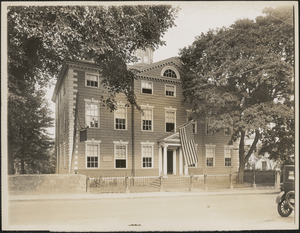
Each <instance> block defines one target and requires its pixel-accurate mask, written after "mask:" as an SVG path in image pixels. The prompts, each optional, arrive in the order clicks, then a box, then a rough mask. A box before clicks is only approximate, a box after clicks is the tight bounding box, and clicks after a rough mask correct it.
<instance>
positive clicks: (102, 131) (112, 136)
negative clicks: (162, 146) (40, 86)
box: [54, 58, 238, 177]
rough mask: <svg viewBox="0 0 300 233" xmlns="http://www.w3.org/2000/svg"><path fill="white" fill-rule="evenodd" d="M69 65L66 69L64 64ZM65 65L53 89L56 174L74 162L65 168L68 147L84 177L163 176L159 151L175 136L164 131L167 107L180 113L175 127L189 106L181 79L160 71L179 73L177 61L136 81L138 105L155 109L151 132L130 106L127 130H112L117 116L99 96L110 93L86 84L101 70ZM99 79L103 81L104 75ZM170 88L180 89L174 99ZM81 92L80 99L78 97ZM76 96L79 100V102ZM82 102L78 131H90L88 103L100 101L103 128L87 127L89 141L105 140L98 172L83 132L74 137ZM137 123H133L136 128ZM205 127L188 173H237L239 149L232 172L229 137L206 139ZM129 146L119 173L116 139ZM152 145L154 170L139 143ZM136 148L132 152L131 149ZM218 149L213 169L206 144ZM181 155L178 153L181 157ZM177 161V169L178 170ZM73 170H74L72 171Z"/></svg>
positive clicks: (143, 70) (146, 70)
mask: <svg viewBox="0 0 300 233" xmlns="http://www.w3.org/2000/svg"><path fill="white" fill-rule="evenodd" d="M66 64H67V65H66ZM66 64H65V65H64V66H63V72H62V74H61V76H60V78H59V80H58V82H57V87H56V89H55V95H54V96H55V98H54V99H55V103H56V113H55V124H56V149H57V155H58V169H57V170H58V172H59V173H68V172H69V171H70V170H71V168H70V167H69V166H70V165H71V164H70V163H69V162H68V163H66V166H63V164H64V163H63V162H64V158H63V156H62V154H61V153H60V152H61V150H60V146H61V145H63V144H66V158H65V159H66V160H67V161H70V158H71V157H70V156H71V155H72V153H73V141H74V142H75V145H74V148H75V150H74V157H73V160H72V163H73V167H74V169H75V170H76V171H77V172H78V173H81V174H86V175H88V176H90V177H97V176H101V175H107V174H109V175H112V176H125V175H133V174H134V175H135V176H156V175H159V170H158V167H159V155H158V154H159V153H158V149H159V147H158V141H159V140H160V139H163V138H165V137H168V136H170V135H172V134H173V133H170V132H169V133H167V132H165V108H175V109H176V129H175V132H178V126H179V125H182V124H184V123H185V122H186V120H187V119H186V117H187V109H189V107H187V106H188V105H187V104H186V103H183V99H184V98H183V90H182V86H181V81H180V79H175V78H165V77H162V76H161V71H162V69H163V68H164V67H165V66H173V67H175V68H176V69H177V70H178V72H179V74H181V70H180V66H179V62H178V61H177V60H176V59H175V58H170V59H166V60H164V61H160V62H157V63H153V64H151V65H145V66H140V67H139V68H138V69H139V73H138V77H137V78H136V79H135V80H134V91H135V94H136V97H137V104H138V105H140V106H143V105H148V106H153V131H142V128H141V127H142V122H141V112H140V111H139V110H138V109H137V108H135V107H132V106H129V107H127V129H126V130H115V129H114V124H115V123H114V113H113V112H111V111H110V110H109V109H107V107H106V106H103V104H102V103H101V101H100V100H101V95H103V97H104V99H105V98H106V97H108V94H107V93H106V90H105V88H104V87H102V86H101V85H100V86H99V87H98V88H93V87H86V86H85V75H86V74H87V73H95V74H98V73H99V72H98V70H97V66H96V65H95V64H91V63H85V62H69V63H66ZM100 79H101V77H100ZM142 80H147V81H151V82H152V83H153V93H152V94H144V93H141V82H142ZM64 83H65V86H66V90H67V91H66V94H65V95H64V96H63V97H62V100H61V101H60V100H59V93H60V92H61V89H62V88H63V84H64ZM166 84H171V85H174V86H176V97H169V96H166V95H165V85H166ZM77 93H78V96H77ZM76 96H77V98H78V99H76ZM116 98H117V101H118V102H120V101H122V103H123V104H125V103H126V102H127V101H126V98H125V95H123V94H120V95H118V96H117V97H116ZM76 100H77V101H78V108H77V110H78V119H77V124H76V126H77V129H78V130H80V129H81V128H85V127H86V123H85V100H93V101H99V104H100V126H99V128H89V129H87V140H88V141H93V140H94V141H101V143H100V159H99V167H98V168H88V169H87V168H86V143H85V142H80V141H79V131H78V132H77V137H76V138H75V139H74V138H73V133H74V109H75V105H76ZM62 114H66V116H67V118H66V128H65V129H64V131H63V132H61V131H60V130H59V127H60V121H61V120H62V119H61V118H62ZM132 122H134V125H132ZM205 127H206V126H205V124H203V123H200V121H198V122H197V133H196V134H195V135H194V136H195V143H196V144H197V155H198V164H197V166H196V167H189V173H190V174H195V175H197V174H228V173H229V172H236V171H237V167H238V159H237V151H233V153H234V154H233V158H232V168H229V167H225V165H224V146H225V145H227V144H228V141H229V139H230V136H225V135H224V132H223V131H220V132H218V133H216V134H214V135H207V134H206V128H205ZM121 140H122V141H123V142H128V144H127V167H126V168H125V169H116V168H115V161H114V143H113V142H114V141H121ZM146 142H149V143H153V167H152V168H142V155H141V153H142V151H141V150H142V146H141V143H146ZM133 144H134V148H133ZM207 144H212V145H215V146H216V147H215V148H216V149H215V166H214V167H206V152H205V151H206V145H207ZM177 156H178V155H177ZM178 164H179V163H178V161H177V165H176V166H177V171H178V170H179V169H178ZM74 169H73V170H74ZM73 170H71V172H73Z"/></svg>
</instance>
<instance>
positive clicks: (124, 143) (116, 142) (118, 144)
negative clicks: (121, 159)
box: [113, 140, 129, 170]
mask: <svg viewBox="0 0 300 233" xmlns="http://www.w3.org/2000/svg"><path fill="white" fill-rule="evenodd" d="M113 143H114V169H117V170H119V169H127V168H128V143H129V142H124V141H122V140H121V141H113ZM117 146H125V147H126V149H125V153H126V157H125V160H126V167H118V168H117V167H116V160H117V155H116V154H117V153H116V152H117Z"/></svg>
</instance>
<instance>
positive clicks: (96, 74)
mask: <svg viewBox="0 0 300 233" xmlns="http://www.w3.org/2000/svg"><path fill="white" fill-rule="evenodd" d="M88 76H96V77H97V82H98V86H97V87H95V86H89V85H87V81H88ZM99 81H100V78H99V74H98V73H88V72H86V73H85V86H86V87H90V88H99V86H100V82H99Z"/></svg>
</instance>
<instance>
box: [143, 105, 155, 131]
mask: <svg viewBox="0 0 300 233" xmlns="http://www.w3.org/2000/svg"><path fill="white" fill-rule="evenodd" d="M152 117H153V114H152V109H143V113H142V130H144V131H152V129H153V125H152V121H153V119H152Z"/></svg>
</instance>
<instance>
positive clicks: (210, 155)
mask: <svg viewBox="0 0 300 233" xmlns="http://www.w3.org/2000/svg"><path fill="white" fill-rule="evenodd" d="M206 166H207V167H214V166H215V146H206Z"/></svg>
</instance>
